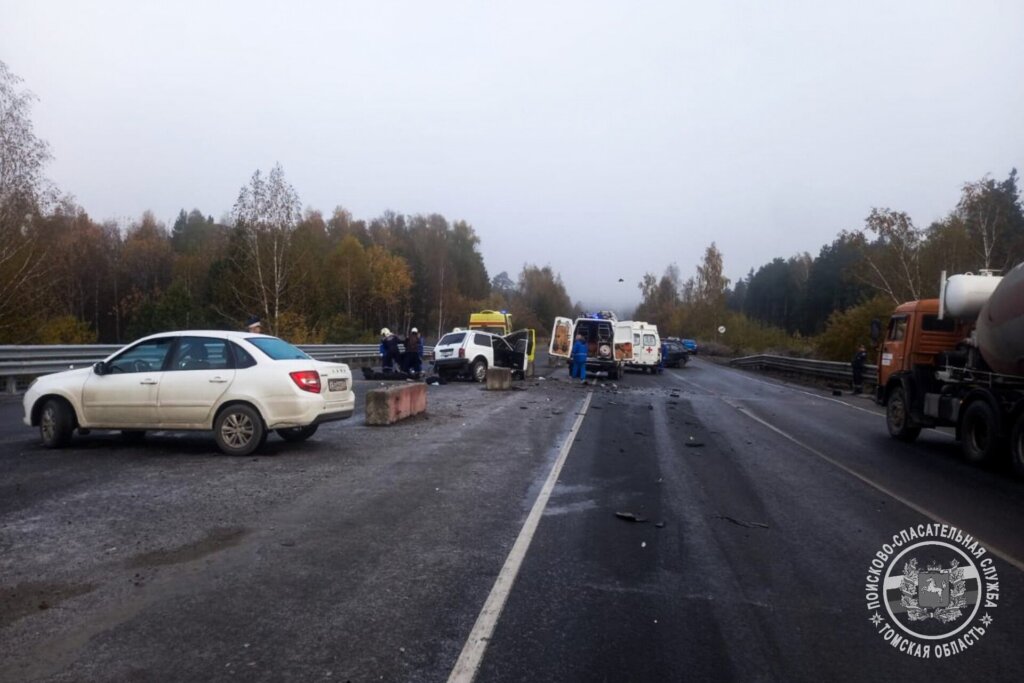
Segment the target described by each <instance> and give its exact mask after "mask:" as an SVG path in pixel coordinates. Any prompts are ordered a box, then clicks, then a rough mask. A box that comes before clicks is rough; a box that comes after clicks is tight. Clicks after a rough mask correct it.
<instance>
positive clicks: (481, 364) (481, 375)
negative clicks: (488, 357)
mask: <svg viewBox="0 0 1024 683" xmlns="http://www.w3.org/2000/svg"><path fill="white" fill-rule="evenodd" d="M469 374H470V376H471V377H472V378H473V381H474V382H483V381H485V380H486V379H487V361H485V360H484V359H483V358H477V359H476V360H475V361H473V365H472V366H471V367H470V369H469Z"/></svg>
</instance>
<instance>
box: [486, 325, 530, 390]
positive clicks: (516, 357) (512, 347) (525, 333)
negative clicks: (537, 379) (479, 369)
mask: <svg viewBox="0 0 1024 683" xmlns="http://www.w3.org/2000/svg"><path fill="white" fill-rule="evenodd" d="M532 334H533V330H516V331H515V332H513V333H512V334H507V335H505V336H504V337H502V339H503V340H504V341H505V343H506V344H508V349H507V350H506V354H507V355H506V357H505V358H504V360H505V365H506V366H507V367H510V368H512V370H514V371H515V372H519V373H522V377H524V378H525V377H526V368H527V367H528V366H529V362H530V337H531V335H532ZM494 364H495V365H497V364H498V354H497V351H495V356H494Z"/></svg>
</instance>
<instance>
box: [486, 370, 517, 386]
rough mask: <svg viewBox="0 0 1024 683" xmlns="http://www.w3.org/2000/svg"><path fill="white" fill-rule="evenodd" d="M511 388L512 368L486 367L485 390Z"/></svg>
mask: <svg viewBox="0 0 1024 683" xmlns="http://www.w3.org/2000/svg"><path fill="white" fill-rule="evenodd" d="M511 388H512V370H510V369H509V368H487V391H508V390H509V389H511Z"/></svg>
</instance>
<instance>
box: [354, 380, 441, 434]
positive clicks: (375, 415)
mask: <svg viewBox="0 0 1024 683" xmlns="http://www.w3.org/2000/svg"><path fill="white" fill-rule="evenodd" d="M426 411H427V385H426V384H423V383H422V382H415V383H411V384H398V385H395V386H390V387H381V388H380V389H371V390H370V391H368V392H366V424H368V425H390V424H394V423H396V422H398V421H399V420H404V419H405V418H407V417H411V416H413V415H419V414H420V413H425V412H426Z"/></svg>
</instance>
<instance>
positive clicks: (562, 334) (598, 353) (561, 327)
mask: <svg viewBox="0 0 1024 683" xmlns="http://www.w3.org/2000/svg"><path fill="white" fill-rule="evenodd" d="M578 334H582V335H583V340H584V341H585V342H586V343H587V372H588V373H591V372H604V373H606V374H607V375H608V379H619V377H621V376H622V369H623V367H624V366H625V364H626V363H630V362H632V361H633V329H632V323H631V322H630V321H620V320H618V319H617V318H616V317H615V314H614V313H612V312H611V311H601V312H600V313H594V314H592V315H589V316H584V317H581V318H576V319H575V320H573V319H572V318H555V325H554V327H553V328H552V329H551V344H550V345H549V347H548V353H549V354H550V355H551V357H552V358H564V359H565V360H566V362H568V361H569V360H570V358H569V356H570V355H571V354H572V344H573V341H575V339H576V335H578Z"/></svg>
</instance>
